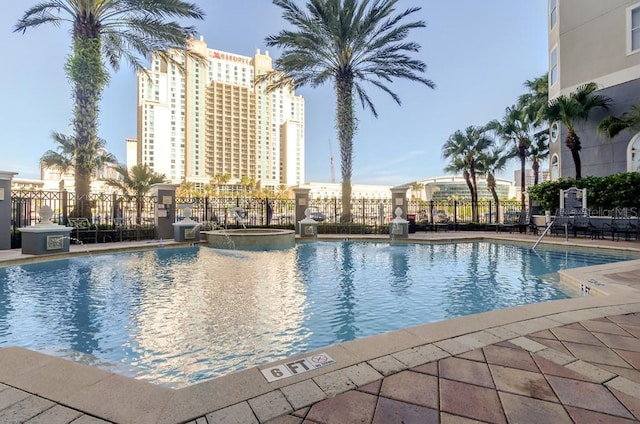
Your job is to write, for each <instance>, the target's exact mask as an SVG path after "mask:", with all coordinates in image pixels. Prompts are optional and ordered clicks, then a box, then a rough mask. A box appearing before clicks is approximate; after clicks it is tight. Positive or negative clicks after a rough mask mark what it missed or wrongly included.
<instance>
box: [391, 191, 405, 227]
mask: <svg viewBox="0 0 640 424" xmlns="http://www.w3.org/2000/svg"><path fill="white" fill-rule="evenodd" d="M407 190H408V188H406V187H405V188H392V189H391V210H392V211H393V213H395V210H396V208H400V209H402V215H400V218H402V219H407Z"/></svg>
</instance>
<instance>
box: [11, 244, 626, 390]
mask: <svg viewBox="0 0 640 424" xmlns="http://www.w3.org/2000/svg"><path fill="white" fill-rule="evenodd" d="M637 257H638V255H634V254H631V253H627V254H624V253H621V254H613V253H608V252H605V251H602V250H600V251H595V250H574V251H567V250H565V249H562V248H555V247H542V246H540V247H539V248H538V249H537V251H536V252H533V251H532V250H531V249H530V247H528V246H518V245H510V244H498V243H488V242H468V243H452V244H412V243H407V244H404V243H403V244H395V243H394V244H390V243H377V242H369V243H357V242H310V243H300V244H298V245H296V247H295V248H293V249H290V250H286V251H270V252H248V251H247V252H245V251H242V252H241V251H229V250H219V249H211V248H207V247H188V248H160V249H157V250H148V251H139V252H132V253H122V254H109V255H94V256H85V257H76V258H71V259H67V260H59V261H52V262H43V263H38V264H29V265H21V266H9V267H5V268H0V347H4V346H22V347H26V348H29V349H34V350H39V351H43V352H46V353H49V354H53V355H57V356H62V357H65V358H69V359H73V360H78V361H82V362H85V363H88V364H91V365H96V366H100V367H102V368H106V369H109V370H112V371H114V372H118V373H121V374H124V375H128V376H132V377H137V378H141V379H145V380H149V381H152V382H155V383H158V384H164V385H168V386H172V387H181V386H184V385H188V384H191V383H194V382H197V381H201V380H205V379H210V378H213V377H216V376H219V375H223V374H226V373H229V372H232V371H237V370H240V369H243V368H247V367H250V366H253V365H257V364H261V363H265V362H268V361H273V360H277V359H281V358H284V357H286V356H289V355H292V354H295V353H301V352H305V351H308V350H311V349H316V348H321V347H324V346H328V345H332V344H335V343H340V342H344V341H348V340H353V339H357V338H361V337H366V336H370V335H374V334H379V333H383V332H387V331H392V330H397V329H400V328H406V327H409V326H413V325H418V324H423V323H428V322H434V321H438V320H443V319H447V318H451V317H457V316H462V315H468V314H473V313H477V312H483V311H489V310H493V309H498V308H505V307H510V306H515V305H521V304H527V303H534V302H542V301H547V300H552V299H562V298H566V297H568V294H567V293H565V292H563V291H561V288H560V287H559V286H557V285H555V284H553V282H552V280H553V279H554V277H553V276H554V273H555V272H556V271H557V270H559V269H565V268H574V267H579V266H587V265H595V264H600V263H607V262H613V261H620V260H627V259H637Z"/></svg>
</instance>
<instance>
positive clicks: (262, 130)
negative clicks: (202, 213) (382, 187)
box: [127, 38, 305, 188]
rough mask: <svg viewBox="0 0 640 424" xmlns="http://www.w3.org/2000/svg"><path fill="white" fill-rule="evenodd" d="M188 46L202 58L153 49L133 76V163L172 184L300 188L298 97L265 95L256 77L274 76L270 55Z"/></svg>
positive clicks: (199, 43)
mask: <svg viewBox="0 0 640 424" xmlns="http://www.w3.org/2000/svg"><path fill="white" fill-rule="evenodd" d="M187 49H188V50H189V51H190V52H192V53H196V54H197V55H199V56H200V57H201V59H198V58H196V57H193V56H192V55H186V54H185V52H184V51H182V50H177V49H174V50H170V51H167V52H162V53H160V52H158V53H155V54H154V55H153V57H152V61H151V69H149V70H148V73H147V74H144V73H142V74H140V75H138V136H137V146H136V149H135V150H136V154H135V155H136V156H137V157H136V159H135V161H136V163H146V164H148V165H149V166H150V167H151V168H152V169H153V170H154V171H155V172H159V173H163V174H165V175H166V176H167V178H168V179H170V180H171V181H172V182H174V183H179V182H181V181H183V180H187V181H191V182H194V183H196V184H199V183H202V184H205V183H208V182H209V181H210V180H211V179H212V178H213V177H214V176H215V175H228V176H229V177H230V180H229V182H228V185H234V184H239V182H240V180H241V179H242V178H243V177H245V178H250V179H253V180H254V181H256V182H257V183H258V185H259V186H260V187H262V188H264V187H273V188H275V187H278V186H280V185H282V184H284V185H287V186H293V185H299V184H302V183H303V182H304V136H305V135H304V99H303V98H302V97H301V96H299V95H296V94H295V92H294V87H293V86H290V87H286V88H279V89H276V90H273V91H269V90H267V88H268V84H269V80H261V79H259V76H261V75H272V74H271V73H272V71H273V67H272V58H271V57H270V56H269V53H268V52H265V53H261V52H260V51H259V50H258V51H257V52H256V54H255V55H254V56H253V57H247V56H241V55H237V54H234V53H228V52H223V51H219V50H215V49H210V48H209V47H208V46H207V44H206V43H205V41H204V39H202V38H200V39H199V40H196V39H190V40H189V41H188V44H187ZM128 143H130V141H128ZM128 145H129V144H128ZM128 151H129V149H128ZM132 155H133V153H132ZM127 162H128V163H129V162H130V161H129V159H127Z"/></svg>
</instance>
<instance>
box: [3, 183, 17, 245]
mask: <svg viewBox="0 0 640 424" xmlns="http://www.w3.org/2000/svg"><path fill="white" fill-rule="evenodd" d="M16 174H17V172H6V171H0V250H9V249H11V180H13V176H14V175H16Z"/></svg>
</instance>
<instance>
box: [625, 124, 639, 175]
mask: <svg viewBox="0 0 640 424" xmlns="http://www.w3.org/2000/svg"><path fill="white" fill-rule="evenodd" d="M627 172H640V133H638V134H636V135H635V136H634V137H632V138H631V141H629V147H628V148H627Z"/></svg>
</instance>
